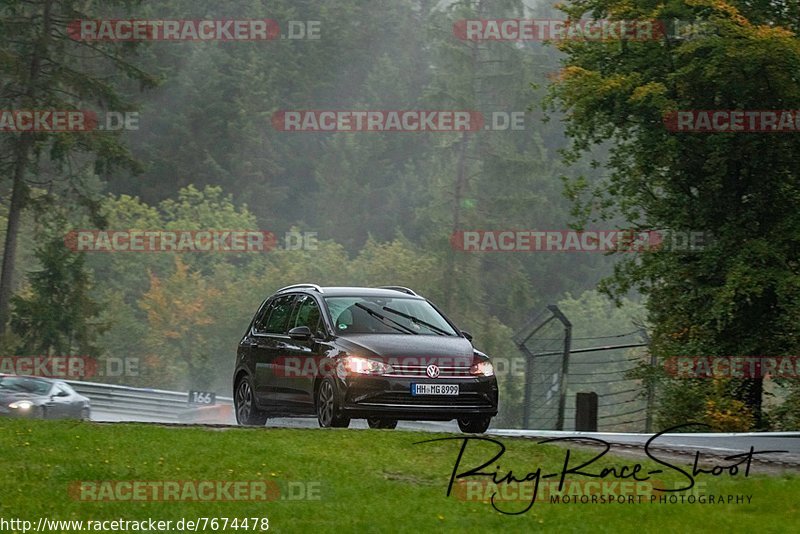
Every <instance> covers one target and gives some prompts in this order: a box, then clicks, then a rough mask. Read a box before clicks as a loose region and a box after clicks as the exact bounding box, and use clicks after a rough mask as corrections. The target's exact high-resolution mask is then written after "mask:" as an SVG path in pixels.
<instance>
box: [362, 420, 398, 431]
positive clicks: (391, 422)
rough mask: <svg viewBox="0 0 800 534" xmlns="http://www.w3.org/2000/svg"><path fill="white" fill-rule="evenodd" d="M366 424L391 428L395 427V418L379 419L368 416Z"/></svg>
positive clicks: (371, 426) (373, 426) (386, 428)
mask: <svg viewBox="0 0 800 534" xmlns="http://www.w3.org/2000/svg"><path fill="white" fill-rule="evenodd" d="M367 424H368V425H369V427H370V428H376V429H378V428H382V429H385V430H392V429H393V428H397V419H381V418H379V417H368V418H367Z"/></svg>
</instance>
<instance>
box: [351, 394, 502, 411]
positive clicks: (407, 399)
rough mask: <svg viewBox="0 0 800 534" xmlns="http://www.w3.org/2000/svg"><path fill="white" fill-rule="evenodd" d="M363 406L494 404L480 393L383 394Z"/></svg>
mask: <svg viewBox="0 0 800 534" xmlns="http://www.w3.org/2000/svg"><path fill="white" fill-rule="evenodd" d="M359 404H362V405H392V404H394V405H402V406H441V407H447V406H454V407H455V406H476V407H480V408H483V407H491V406H492V403H491V402H490V401H489V400H487V399H486V397H485V396H484V395H482V394H480V393H460V394H459V395H452V396H444V395H412V394H411V393H381V394H378V395H374V396H370V397H368V398H366V399H364V400H363V401H362V402H359Z"/></svg>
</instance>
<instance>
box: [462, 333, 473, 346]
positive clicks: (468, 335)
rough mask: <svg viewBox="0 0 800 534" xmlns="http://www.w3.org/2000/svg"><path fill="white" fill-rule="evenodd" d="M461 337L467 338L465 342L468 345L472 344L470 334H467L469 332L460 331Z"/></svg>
mask: <svg viewBox="0 0 800 534" xmlns="http://www.w3.org/2000/svg"><path fill="white" fill-rule="evenodd" d="M461 335H462V336H464V337H465V338H467V341H469V342H470V343H472V334H470V333H469V332H467V331H466V330H462V331H461Z"/></svg>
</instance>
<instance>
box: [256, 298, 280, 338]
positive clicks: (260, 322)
mask: <svg viewBox="0 0 800 534" xmlns="http://www.w3.org/2000/svg"><path fill="white" fill-rule="evenodd" d="M274 302H275V301H274V300H273V301H272V302H265V303H264V305H263V306H262V307H261V309H260V310H258V312H257V314H256V320H255V321H254V322H253V330H255V331H256V332H257V333H259V334H263V333H264V332H265V331H266V323H267V317H269V310H270V308H271V307H272V304H273V303H274Z"/></svg>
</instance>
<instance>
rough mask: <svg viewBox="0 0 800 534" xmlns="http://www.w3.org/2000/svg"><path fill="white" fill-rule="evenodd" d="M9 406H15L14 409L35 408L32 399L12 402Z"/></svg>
mask: <svg viewBox="0 0 800 534" xmlns="http://www.w3.org/2000/svg"><path fill="white" fill-rule="evenodd" d="M8 407H9V408H13V409H14V410H30V409H31V408H33V403H32V402H31V401H26V400H24V401H17V402H12V403H11V404H9V405H8Z"/></svg>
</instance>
